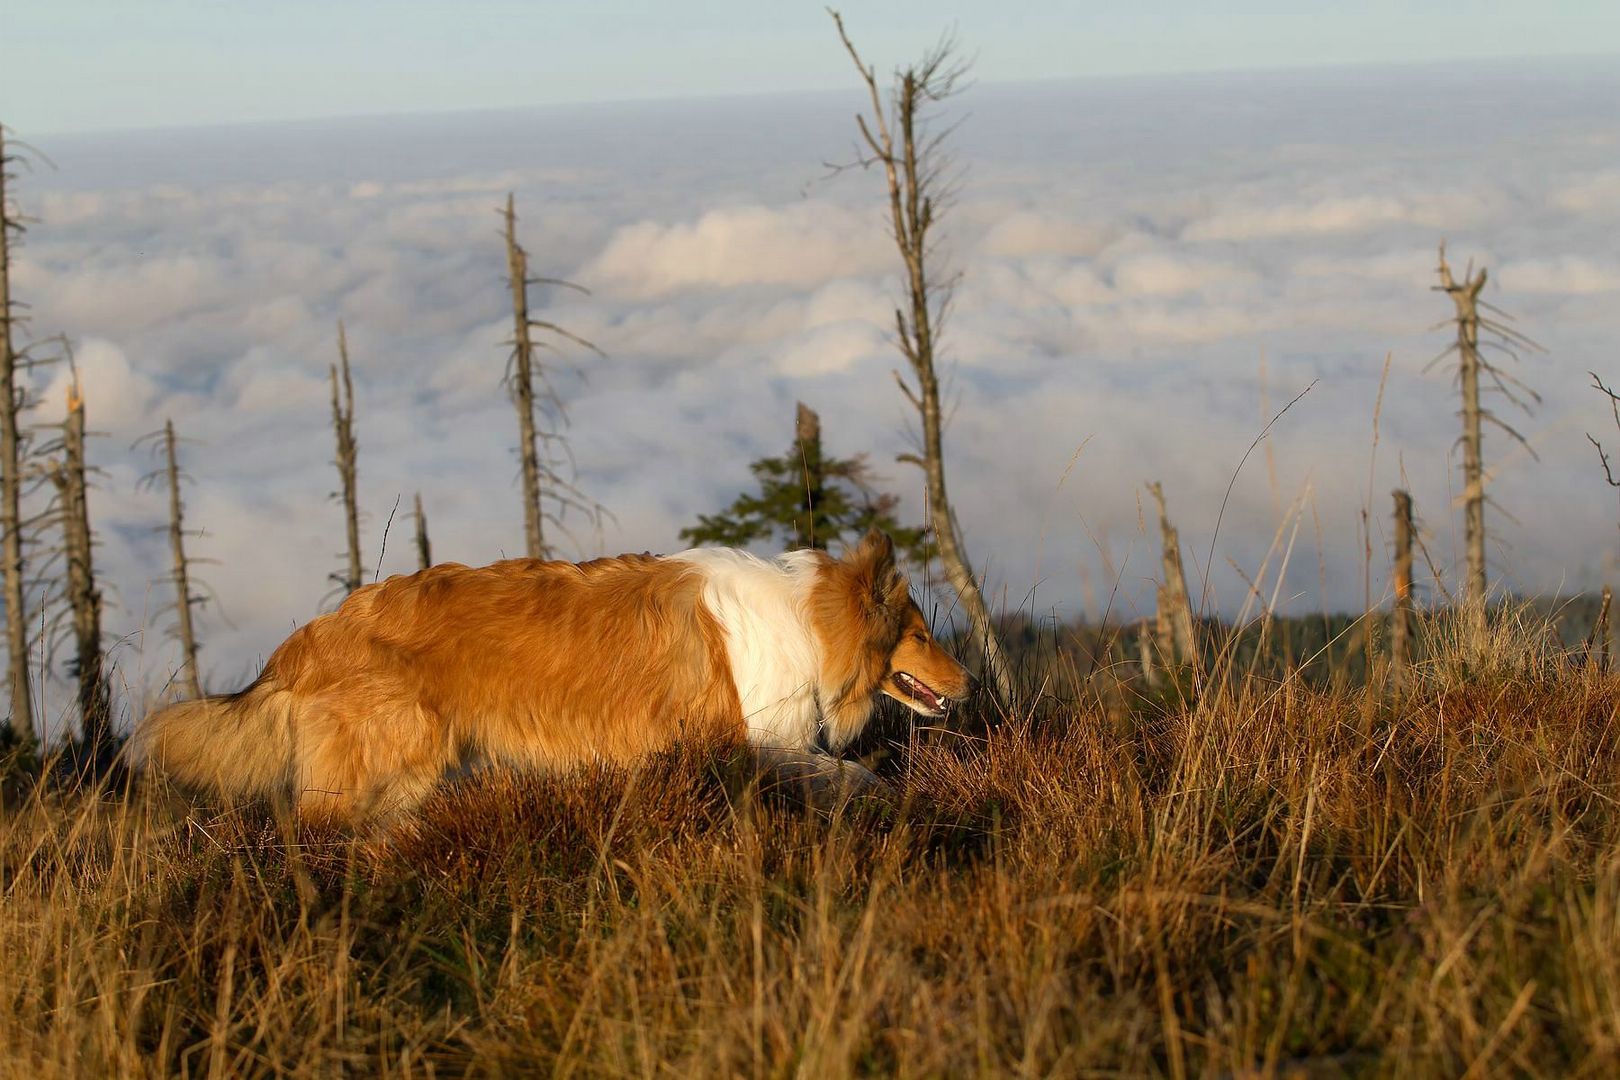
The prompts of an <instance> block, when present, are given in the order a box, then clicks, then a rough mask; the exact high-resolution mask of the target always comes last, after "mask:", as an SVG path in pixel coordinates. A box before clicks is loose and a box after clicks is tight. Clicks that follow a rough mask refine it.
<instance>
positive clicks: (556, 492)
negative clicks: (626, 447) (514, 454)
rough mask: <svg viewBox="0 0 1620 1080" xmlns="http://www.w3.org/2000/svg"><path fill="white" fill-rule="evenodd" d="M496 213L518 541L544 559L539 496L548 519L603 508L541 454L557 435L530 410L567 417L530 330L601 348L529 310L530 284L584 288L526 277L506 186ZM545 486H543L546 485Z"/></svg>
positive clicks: (562, 420)
mask: <svg viewBox="0 0 1620 1080" xmlns="http://www.w3.org/2000/svg"><path fill="white" fill-rule="evenodd" d="M501 216H502V218H503V219H504V220H505V222H506V229H505V234H506V281H507V286H508V288H509V289H510V291H511V294H512V341H511V345H512V357H511V370H510V372H509V374H508V379H509V382H510V386H511V393H512V404H513V406H514V407H515V408H516V409H517V414H518V460H519V462H520V463H521V466H522V473H523V542H524V547H525V548H526V550H527V553H528V556H529V558H531V559H544V558H549V557H550V555H551V549H550V548H549V547H548V546H547V545H546V537H545V522H546V513H545V505H544V503H542V501H541V500H542V499H549V500H550V501H551V504H552V505H553V506H554V507H557V508H558V513H557V515H556V516H554V517H553V518H552V520H553V522H554V523H555V522H556V521H558V520H559V519H560V518H561V513H562V511H564V510H566V509H568V508H574V509H581V510H584V511H585V512H586V513H587V514H589V515H591V516H592V517H594V518H596V519H597V521H598V523H599V522H600V518H601V515H602V513H603V512H604V511H603V508H602V507H601V506H600V505H598V504H595V503H593V502H590V501H589V500H588V499H586V498H585V497H584V496H582V495H581V494H580V492H579V490H578V489H577V488H575V487H574V486H573V484H572V483H571V482H569V481H568V480H566V479H565V478H564V477H563V476H561V475H560V474H559V473H558V472H557V471H556V470H555V469H552V468H551V467H550V466H549V465H548V464H547V460H546V459H545V458H543V457H542V456H541V449H542V446H541V444H542V442H546V443H548V444H549V443H552V442H560V441H561V437H560V434H559V433H557V432H552V433H550V434H547V433H545V432H542V431H541V430H540V428H539V425H538V422H537V418H536V413H535V410H536V409H537V408H538V407H539V405H540V403H541V401H542V400H544V401H545V402H547V403H548V404H549V405H550V407H551V408H552V409H553V410H554V411H555V413H556V414H557V418H558V421H559V423H560V424H563V423H566V422H567V417H566V415H565V414H564V413H563V411H562V402H561V401H560V399H559V398H558V397H557V395H556V394H555V393H554V392H553V391H552V390H551V389H550V387H549V384H548V383H547V381H546V377H545V373H544V372H543V371H542V370H541V368H540V362H539V357H538V355H537V354H536V351H535V350H536V349H538V348H539V347H540V343H539V342H537V341H536V340H535V338H534V331H535V330H537V329H538V330H546V331H549V332H551V333H553V334H555V335H557V336H558V337H561V338H565V339H567V340H568V341H571V342H573V343H574V344H576V345H579V346H582V347H584V348H586V349H588V350H590V351H591V352H593V353H595V354H596V355H598V356H601V355H603V354H602V350H601V349H598V348H597V347H596V346H595V345H593V344H591V343H590V342H589V341H586V340H585V339H584V338H582V337H580V336H579V335H577V334H573V333H570V332H569V331H567V330H564V329H563V328H562V327H561V326H558V325H557V324H556V323H554V322H547V321H546V320H544V319H536V318H533V317H531V316H530V314H529V286H530V285H559V286H561V287H563V288H566V289H574V290H576V291H578V292H582V293H583V292H587V290H586V289H584V288H582V287H581V286H579V285H575V284H574V283H573V282H571V281H564V280H563V279H561V278H547V277H530V276H529V253H528V252H527V251H525V250H523V245H522V244H520V243H518V238H517V210H516V208H515V204H514V203H513V199H512V194H511V192H508V193H507V195H506V208H505V209H504V210H503V211H502V212H501ZM548 488H549V490H546V489H548Z"/></svg>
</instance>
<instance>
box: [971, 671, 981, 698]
mask: <svg viewBox="0 0 1620 1080" xmlns="http://www.w3.org/2000/svg"><path fill="white" fill-rule="evenodd" d="M983 685H984V680H983V679H981V678H979V677H978V676H977V675H975V674H973V672H971V671H970V672H968V678H967V693H968V697H973V696H974V695H975V694H977V693H978V692H979V688H980V687H981V686H983Z"/></svg>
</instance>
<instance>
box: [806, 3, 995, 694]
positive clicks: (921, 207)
mask: <svg viewBox="0 0 1620 1080" xmlns="http://www.w3.org/2000/svg"><path fill="white" fill-rule="evenodd" d="M829 13H830V14H831V15H832V18H833V22H834V24H835V25H836V26H837V27H838V37H839V40H840V41H842V42H843V45H844V49H845V51H846V52H848V53H849V57H850V59H851V60H852V61H854V63H855V68H856V70H857V71H859V72H860V76H861V79H862V81H863V82H864V83H865V84H866V89H867V92H868V95H869V96H870V99H871V111H870V113H868V114H857V115H856V118H855V122H856V126H857V127H858V128H859V130H860V136H861V144H862V148H861V149H860V150H859V152H858V153H859V156H858V159H857V161H856V162H855V164H859V165H861V166H863V167H870V166H872V165H878V166H880V167H881V168H882V169H883V174H884V177H885V179H886V181H887V187H888V196H889V220H890V227H891V229H892V232H893V236H894V241H895V246H896V247H897V248H898V250H899V253H900V258H901V261H902V262H903V263H904V264H905V269H906V289H905V300H904V303H903V304H902V305H901V306H899V307H896V308H895V312H894V321H895V330H896V335H897V338H898V341H899V345H900V351H901V353H902V354H903V355H904V356H905V358H906V362H907V364H908V366H909V367H910V368H911V374H912V377H913V378H914V379H915V380H916V385H915V387H913V386H912V385H910V384H908V383H907V382H906V380H905V379H904V378H903V377H902V376H901V374H900V373H899V372H898V371H896V372H895V373H894V377H895V382H896V383H898V384H899V386H900V390H901V392H902V393H903V394H905V397H906V400H907V401H908V402H910V403H911V406H912V408H914V409H915V410H916V411H917V415H918V417H919V419H920V421H921V424H922V446H921V450H922V453H921V455H920V456H919V455H917V454H906V455H903V456H902V458H901V460H903V461H907V462H910V463H911V464H914V465H917V466H919V467H920V468H921V469H922V470H923V474H924V476H925V477H926V487H927V493H928V515H929V524H930V525H931V526H932V529H933V535H934V540H935V543H936V544H937V545H938V547H939V558H940V563H941V565H942V566H943V567H944V570H945V576H946V578H947V579H948V580H949V581H950V584H951V588H953V589H954V590H955V591H956V595H957V597H958V598H959V599H960V600H961V603H962V608H963V610H964V611H966V613H967V616H968V619H969V621H970V622H971V623H972V625H973V632H974V635H975V636H976V637H978V638H979V639H980V642H981V644H982V646H983V648H984V657H985V667H986V668H987V669H988V673H989V675H990V678H991V680H992V681H993V682H994V684H995V687H996V689H997V691H998V692H999V693H1000V695H1001V697H1002V699H1003V700H1004V701H1009V702H1010V701H1011V700H1012V698H1013V681H1012V672H1011V671H1010V669H1009V668H1008V664H1007V658H1006V654H1005V653H1004V652H1003V650H1002V647H1001V641H1000V639H999V638H998V637H997V635H996V630H995V625H994V623H993V622H992V621H991V618H990V608H989V606H988V605H987V604H986V603H985V599H984V593H983V591H982V590H981V589H980V587H979V582H978V579H977V578H976V577H974V574H973V569H972V566H971V564H970V563H969V562H968V557H967V549H966V546H965V545H964V544H963V542H962V532H961V528H960V526H959V525H958V523H957V520H956V514H955V512H954V510H953V509H952V506H951V500H950V495H949V493H948V492H947V490H946V484H945V451H944V427H945V418H944V412H943V409H942V408H941V405H940V380H939V371H938V364H937V360H938V337H939V332H940V330H941V329H942V327H943V324H944V321H945V315H946V312H947V311H948V309H949V307H950V300H951V292H952V288H953V286H954V284H955V279H954V278H952V277H949V276H946V277H940V276H938V275H937V274H936V273H935V272H934V268H933V266H932V265H931V262H930V259H931V257H932V255H933V254H934V245H933V240H932V230H933V228H934V226H935V224H936V223H937V219H936V215H937V214H938V212H939V210H940V209H941V208H942V207H943V205H944V203H945V202H946V201H948V199H949V196H950V192H949V191H948V190H947V189H948V183H947V180H946V177H945V170H946V168H947V166H948V161H947V159H946V156H945V154H944V143H945V139H946V137H947V136H948V135H949V134H950V133H951V130H952V129H951V128H949V127H946V128H944V129H943V130H936V131H930V130H929V127H930V125H929V117H928V115H927V113H928V112H929V110H930V109H931V107H932V106H934V105H937V104H939V103H940V102H942V101H944V100H946V99H947V98H949V97H951V96H952V95H953V94H954V93H955V92H956V91H957V89H958V87H959V86H960V84H961V81H962V79H963V77H964V76H965V75H966V73H967V67H966V65H965V64H963V63H962V62H960V61H959V60H958V59H957V58H956V56H955V50H954V43H953V42H952V41H951V39H950V38H948V37H947V38H944V39H942V40H941V41H940V42H939V44H937V45H936V46H934V48H932V49H930V50H929V51H928V52H927V53H926V54H925V55H924V56H923V57H922V59H921V60H919V61H918V62H917V63H916V64H913V65H912V66H910V67H906V68H902V69H900V70H898V71H897V72H896V73H895V77H894V85H893V87H892V88H891V89H890V91H889V98H888V106H887V108H885V106H884V100H883V95H882V93H881V92H880V91H879V89H878V83H877V70H876V68H874V67H872V66H870V65H868V64H867V63H866V61H865V60H863V59H862V58H861V55H860V53H859V52H858V51H856V48H855V45H854V43H853V42H851V41H850V39H849V35H848V34H847V33H846V32H845V30H844V20H843V18H842V17H841V16H840V15H839V14H838V12H836V11H829Z"/></svg>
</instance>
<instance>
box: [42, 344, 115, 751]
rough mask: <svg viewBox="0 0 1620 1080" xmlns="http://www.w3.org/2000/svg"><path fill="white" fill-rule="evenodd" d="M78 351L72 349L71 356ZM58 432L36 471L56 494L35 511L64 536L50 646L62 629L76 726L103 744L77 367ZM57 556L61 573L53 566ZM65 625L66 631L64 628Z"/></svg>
mask: <svg viewBox="0 0 1620 1080" xmlns="http://www.w3.org/2000/svg"><path fill="white" fill-rule="evenodd" d="M71 359H73V355H71V351H68V361H70V363H71ZM52 427H53V429H55V431H57V432H58V434H57V437H55V439H50V440H49V442H45V444H44V445H42V447H39V455H40V457H42V458H44V461H42V463H40V465H37V466H36V468H34V470H31V471H32V473H34V474H36V476H39V478H42V479H44V481H47V483H49V484H50V487H52V489H53V491H52V499H50V505H49V507H45V512H44V513H42V515H39V517H37V518H36V521H37V525H39V526H40V528H42V529H55V531H57V533H58V534H60V542H57V544H52V546H50V547H49V549H45V559H44V562H42V563H40V573H42V575H44V576H45V578H47V580H44V581H42V585H44V607H45V610H47V612H50V614H49V615H45V617H44V636H45V643H44V644H45V649H47V654H53V653H55V646H57V641H58V638H60V636H70V638H71V641H73V659H71V662H70V674H71V675H73V678H75V680H76V683H78V706H79V733H81V738H83V745H84V746H87V748H92V750H105V748H107V746H110V745H112V701H110V687H109V682H107V659H105V649H104V646H102V593H100V588H99V586H97V585H96V562H94V549H96V534H94V531H92V529H91V512H89V474H91V473H92V471H94V470H91V468H89V465H87V458H86V449H84V444H86V427H84V393H83V389H81V385H79V376H78V369H75V371H73V376H71V379H70V382H68V397H66V411H65V413H63V419H62V423H60V424H52ZM58 560H60V575H57V573H53V570H55V567H57V563H58ZM63 631H65V633H63Z"/></svg>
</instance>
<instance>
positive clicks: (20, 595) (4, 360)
mask: <svg viewBox="0 0 1620 1080" xmlns="http://www.w3.org/2000/svg"><path fill="white" fill-rule="evenodd" d="M13 160H15V159H14V158H13V156H12V155H10V154H8V153H6V144H5V131H4V129H3V128H0V532H3V534H4V540H3V552H0V557H3V559H4V562H5V604H6V652H7V654H8V658H9V661H10V667H9V673H10V674H9V678H8V682H9V684H10V691H11V719H10V725H11V736H12V740H13V742H15V743H16V744H17V745H18V746H19V747H20V748H22V749H23V750H25V751H26V750H32V749H33V748H34V747H35V746H36V744H37V740H36V738H35V735H34V700H33V694H32V692H31V690H30V687H29V677H28V616H27V607H26V606H25V604H24V599H25V597H24V591H23V590H24V585H23V572H24V570H23V542H22V514H21V502H22V472H21V469H22V434H21V432H20V430H19V428H18V424H17V414H18V412H19V411H20V410H21V408H22V394H21V390H20V388H19V387H18V386H17V369H18V366H19V363H20V360H19V357H18V354H17V350H16V348H15V347H14V345H13V342H12V336H11V330H12V320H13V315H12V300H11V239H12V237H13V235H14V234H17V233H20V232H21V231H22V225H21V224H20V223H19V222H18V221H17V219H16V217H15V216H14V215H13V214H12V213H11V208H10V204H9V203H8V202H7V193H6V184H7V181H8V180H10V179H11V173H10V172H9V171H8V169H7V167H8V166H9V165H10V164H11V162H12V161H13Z"/></svg>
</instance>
